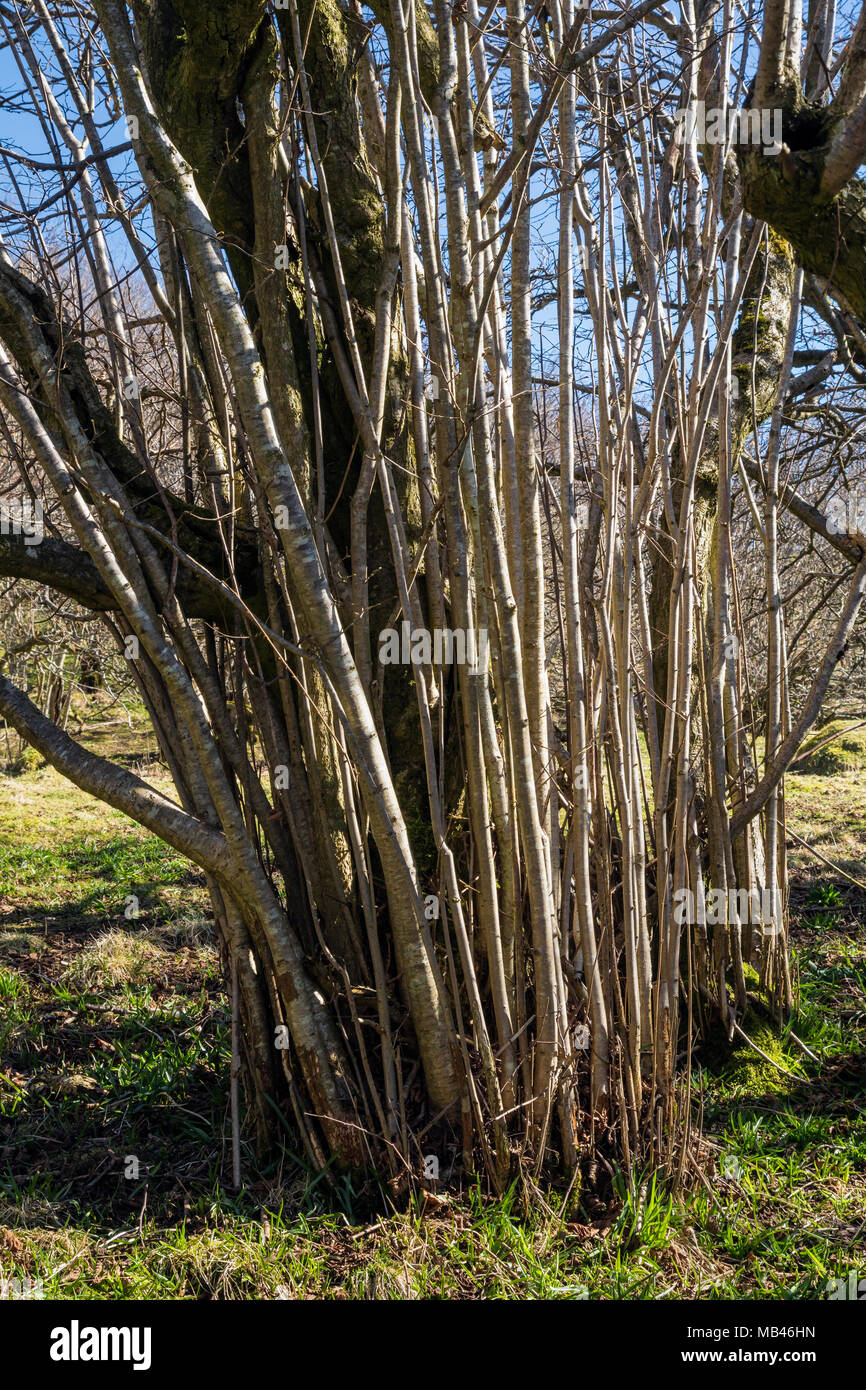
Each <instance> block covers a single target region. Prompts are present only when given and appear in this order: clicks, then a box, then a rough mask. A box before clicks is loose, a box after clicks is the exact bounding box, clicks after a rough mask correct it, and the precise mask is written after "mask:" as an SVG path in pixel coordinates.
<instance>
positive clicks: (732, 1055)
mask: <svg viewBox="0 0 866 1390" xmlns="http://www.w3.org/2000/svg"><path fill="white" fill-rule="evenodd" d="M148 775H152V774H148ZM157 775H159V774H158V773H157ZM847 779H851V781H852V782H854V781H856V777H855V774H853V773H849V774H844V775H842V776H841V779H840V780H837V781H836V782H835V786H836V793H835V815H836V822H837V825H838V821H839V806H840V804H843V802H842V800H841V798H842V797H845V798H847V797H848V794H849V792H850V798H851V800H852V804H853V807H854V810H853V813H852V817H851V818H849V817H848V815H847V811H846V815H845V827H846V828H845V832H844V834H845V838H844V843H842V844H841V845H840V843H839V840H838V835H837V840H836V842H835V852H842V853H844V856H845V862H846V864H848V865H852V866H853V869H852V871H856V874H858V875H860V876H866V868H864V861H866V817H864V826H863V827H862V828H861V827H860V823H859V821H858V814H859V813H858V811H857V805H858V802H857V797H858V796H860V797H861V799H862V795H863V792H862V790H861V787H860V785H859V784H858V785H857V786H849V785H848V780H847ZM860 781H861V782H862V774H861V778H860ZM813 783H817V784H821V786H822V787H824V788H826V787H827V786H828V783H829V779H827V778H824V777H818V776H813V775H803V776H800V777H792V778H791V779H790V781H789V796H788V809H789V821H790V824H792V825H793V826H794V828H796V829H797V831H798V833H799V834H801V836H802V837H803V838H806V839H810V838H811V837H812V836H819V837H820V836H821V835H822V834H824V833H826V834H827V835H828V837H829V836H830V835H831V833H833V832H831V831H830V829H829V826H830V822H829V815H827V816H825V811H827V812H828V807H827V806H826V805H825V802H824V801H823V800H822V799H821V798H818V799H817V800H816V799H815V797H813V795H812V793H811V790H810V788H811V785H812V784H813ZM844 804H845V805H846V807H847V804H848V801H847V799H846V800H845V801H844ZM0 830H2V831H3V832H5V833H4V834H3V836H2V848H0V1056H2V1060H0V1272H2V1274H3V1275H4V1276H5V1277H11V1278H15V1277H17V1278H23V1277H30V1278H41V1279H42V1280H43V1282H44V1290H45V1296H46V1297H48V1298H57V1299H112V1298H133V1299H148V1298H157V1299H197V1298H265V1299H274V1298H291V1299H295V1298H325V1299H406V1298H442V1299H481V1298H483V1299H490V1298H504V1299H525V1298H529V1299H553V1300H557V1299H561V1300H566V1301H573V1300H583V1299H587V1298H590V1299H596V1298H602V1299H611V1298H630V1299H631V1298H638V1299H658V1298H687V1299H731V1298H768V1299H790V1298H821V1297H823V1296H824V1294H825V1288H826V1284H827V1281H828V1280H829V1279H835V1278H839V1277H844V1276H846V1275H847V1274H848V1272H849V1271H850V1270H852V1269H853V1270H858V1271H860V1272H861V1273H864V1274H866V1127H864V1122H863V1113H862V1112H863V1092H864V1082H863V1074H864V1072H863V1059H864V1056H866V929H864V921H866V913H864V911H863V905H864V903H866V895H862V896H861V895H859V893H858V890H857V889H856V888H855V887H854V886H852V885H851V884H850V883H848V882H847V881H846V880H844V879H843V878H841V877H840V876H838V875H836V874H835V873H834V872H833V871H831V870H830V869H828V867H827V866H826V865H823V864H822V863H821V862H820V861H817V860H815V859H814V857H813V856H809V855H808V854H806V853H805V852H804V853H803V855H802V857H799V858H797V859H796V876H795V884H794V892H793V893H792V905H793V940H794V945H795V961H794V965H795V973H796V976H797V980H798V988H799V1008H798V1012H797V1014H796V1017H795V1018H794V1019H792V1021H791V1023H790V1024H789V1025H788V1027H787V1028H786V1029H785V1030H784V1031H783V1033H782V1035H781V1036H777V1035H776V1033H775V1032H774V1031H773V1029H772V1028H771V1027H770V1026H769V1024H768V1022H767V1021H766V1019H764V1018H762V1017H761V1015H760V1013H757V1012H756V1013H755V1014H754V1016H752V1017H751V1018H750V1019H749V1020H748V1022H747V1031H748V1032H749V1034H750V1036H751V1037H752V1039H753V1040H754V1042H755V1043H757V1045H758V1046H759V1047H760V1048H761V1049H762V1051H763V1052H765V1053H767V1054H768V1055H769V1056H770V1057H771V1058H772V1059H773V1061H774V1062H775V1063H777V1064H778V1065H773V1062H768V1061H766V1060H765V1059H764V1058H762V1057H761V1056H759V1055H758V1053H757V1052H755V1051H754V1050H753V1049H752V1048H750V1047H749V1046H748V1045H747V1044H746V1043H738V1044H737V1045H736V1046H734V1047H729V1046H727V1044H725V1045H721V1044H720V1043H719V1041H718V1040H717V1039H711V1040H709V1041H708V1042H706V1043H704V1044H703V1045H702V1046H701V1047H699V1048H698V1050H697V1052H696V1054H695V1058H694V1075H693V1092H694V1096H695V1105H696V1111H695V1118H696V1122H697V1123H698V1128H699V1133H700V1138H699V1145H700V1155H701V1173H702V1176H698V1175H696V1176H695V1177H694V1179H693V1180H692V1182H691V1185H690V1186H689V1187H688V1188H687V1189H686V1190H685V1191H684V1192H683V1193H681V1194H680V1195H679V1196H678V1197H676V1198H674V1197H672V1196H671V1194H670V1192H669V1191H667V1190H666V1189H665V1187H664V1186H663V1184H662V1183H661V1182H660V1181H659V1180H657V1179H654V1178H653V1177H650V1176H649V1175H644V1176H643V1177H641V1176H637V1177H636V1178H635V1179H634V1181H632V1182H629V1181H627V1180H626V1179H625V1178H624V1177H623V1175H622V1174H618V1173H615V1174H614V1176H613V1192H612V1195H611V1196H610V1198H609V1200H607V1201H605V1202H601V1201H599V1200H597V1199H595V1198H592V1197H590V1196H589V1195H587V1196H585V1197H584V1198H583V1199H580V1198H578V1200H577V1201H576V1202H572V1204H571V1206H570V1207H569V1209H568V1210H565V1209H563V1207H562V1197H561V1195H560V1194H557V1193H555V1192H546V1193H543V1194H538V1198H537V1200H536V1202H535V1204H534V1205H533V1206H532V1208H531V1210H530V1211H529V1214H527V1210H526V1208H525V1205H524V1202H523V1200H522V1194H521V1193H520V1192H519V1191H518V1190H517V1189H516V1188H515V1189H513V1190H512V1191H511V1192H509V1193H507V1194H506V1195H505V1197H502V1198H499V1199H494V1198H493V1197H491V1196H490V1195H489V1194H488V1193H487V1192H486V1191H485V1190H484V1188H483V1187H482V1186H480V1185H475V1186H473V1185H471V1184H470V1185H468V1186H466V1185H464V1186H463V1187H462V1188H457V1189H455V1190H454V1191H448V1192H445V1191H441V1192H440V1191H437V1192H436V1193H427V1194H424V1193H421V1194H418V1195H417V1196H415V1197H413V1198H411V1199H410V1200H409V1204H408V1206H404V1207H403V1208H402V1209H401V1210H399V1211H395V1210H394V1209H393V1207H389V1205H388V1203H387V1200H386V1198H385V1194H381V1200H380V1202H379V1207H380V1211H379V1214H378V1215H377V1214H372V1215H371V1203H370V1194H369V1191H365V1192H361V1191H359V1190H357V1189H356V1187H355V1186H354V1185H353V1183H352V1181H351V1180H350V1179H348V1178H341V1179H339V1180H336V1181H334V1183H333V1185H332V1186H330V1187H329V1186H328V1185H327V1184H326V1182H324V1181H323V1180H322V1179H321V1177H314V1176H312V1175H311V1174H310V1173H309V1172H308V1171H307V1170H306V1169H305V1167H304V1166H303V1164H302V1163H301V1162H300V1161H299V1160H298V1159H297V1158H296V1157H295V1156H294V1155H292V1154H291V1153H289V1152H286V1153H285V1154H284V1155H283V1156H282V1158H281V1159H280V1161H279V1162H278V1163H275V1164H273V1165H272V1166H270V1167H266V1168H264V1169H263V1168H262V1167H261V1166H259V1165H258V1164H257V1162H256V1157H255V1154H254V1152H253V1151H252V1148H251V1146H250V1144H249V1143H248V1142H247V1140H246V1137H245V1139H244V1144H243V1161H244V1173H245V1185H244V1187H243V1190H242V1191H241V1192H240V1193H234V1192H232V1191H230V1190H229V1189H228V1179H229V1174H230V1154H229V1147H230V1146H229V1127H228V1115H227V1089H228V1067H229V1019H228V1013H227V1008H226V1003H225V999H224V997H223V993H222V988H221V984H220V980H219V970H218V962H217V957H216V952H215V948H214V945H213V941H212V935H211V932H210V929H209V925H208V918H207V906H206V899H205V894H204V886H203V883H202V882H201V879H200V877H199V876H198V875H197V874H196V873H195V872H194V871H192V870H191V869H190V867H189V865H188V864H186V863H185V862H184V861H183V860H181V859H179V858H178V857H177V856H176V855H175V854H174V853H173V852H172V851H171V850H170V849H167V848H166V847H165V846H162V845H161V844H159V843H158V842H156V841H154V840H153V839H152V838H151V837H149V836H147V835H146V834H144V833H143V832H141V831H140V830H139V829H138V828H137V827H135V826H133V825H132V824H130V822H128V821H127V820H125V818H124V817H123V816H121V815H120V814H118V813H116V812H114V811H112V810H110V809H109V808H106V807H103V806H99V805H98V804H97V803H95V802H92V801H90V800H89V799H88V798H86V797H84V796H83V795H81V794H80V793H78V792H77V791H74V790H73V789H70V788H69V787H68V785H67V784H65V783H63V782H62V781H61V779H60V778H59V777H57V776H56V774H54V773H53V772H52V771H51V770H50V769H46V768H41V769H36V770H31V771H29V772H26V773H24V774H22V775H21V776H20V777H17V778H14V779H6V780H4V781H2V782H0ZM829 843H830V841H829V839H828V844H829ZM827 857H829V858H832V857H833V856H832V854H831V853H829V850H828V854H827ZM131 894H135V895H136V896H137V897H138V898H139V915H138V916H137V917H132V918H127V917H125V915H124V911H125V906H124V905H125V903H126V900H127V899H128V897H129V896H130V895H131ZM794 1035H796V1038H798V1039H799V1040H800V1043H799V1044H798V1043H797V1042H796V1041H795V1036H794ZM800 1044H803V1045H805V1047H806V1048H807V1049H808V1050H809V1052H812V1053H814V1054H815V1056H816V1057H817V1059H818V1060H817V1062H816V1061H814V1060H813V1059H812V1058H811V1057H810V1056H808V1055H807V1052H805V1051H804V1050H803V1046H801V1045H800ZM779 1067H781V1068H783V1069H784V1071H782V1070H779ZM133 1160H134V1161H133Z"/></svg>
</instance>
